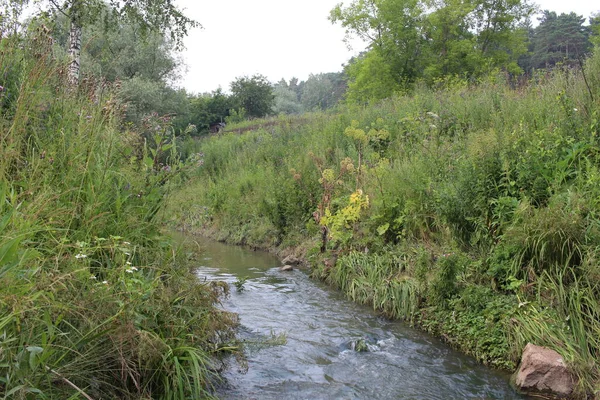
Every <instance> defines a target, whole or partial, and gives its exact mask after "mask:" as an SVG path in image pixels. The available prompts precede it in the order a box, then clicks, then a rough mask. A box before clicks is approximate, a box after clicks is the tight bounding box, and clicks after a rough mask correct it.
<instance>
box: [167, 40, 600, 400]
mask: <svg viewBox="0 0 600 400" xmlns="http://www.w3.org/2000/svg"><path fill="white" fill-rule="evenodd" d="M584 74H585V76H584ZM584 78H585V79H584ZM599 115H600V52H598V51H596V53H595V54H594V55H593V56H591V57H590V58H589V59H588V60H587V61H586V64H585V68H584V70H573V69H562V70H561V69H556V70H553V71H543V72H540V73H539V74H538V75H536V76H534V77H533V78H532V79H531V80H530V81H529V82H527V83H526V84H521V85H516V86H515V85H514V84H513V83H512V82H509V81H507V78H506V77H505V76H503V75H501V74H500V75H497V76H489V77H488V78H486V79H484V80H482V81H481V82H478V83H477V84H473V83H470V82H463V81H460V80H456V79H452V80H448V81H447V82H442V83H441V84H440V85H439V87H438V88H437V89H435V90H432V89H430V88H427V87H424V86H418V87H417V88H416V89H415V91H414V92H413V93H411V94H410V95H409V96H399V97H395V98H392V99H389V100H386V101H384V102H381V103H379V104H374V105H370V106H365V107H357V106H352V107H348V108H345V109H340V110H339V112H337V113H336V114H333V113H332V114H310V115H306V116H304V117H303V119H302V122H303V123H302V124H299V125H295V124H293V123H281V124H269V125H268V126H267V127H263V128H260V129H257V130H254V131H248V132H244V133H239V134H236V133H229V134H224V135H220V136H215V137H211V138H208V139H205V140H203V141H201V142H200V143H198V144H197V146H198V147H199V149H200V150H199V151H201V152H202V153H203V154H204V156H205V158H204V161H205V162H204V164H203V165H202V166H199V167H198V168H197V170H196V173H195V174H196V175H195V177H194V178H193V179H194V181H195V183H192V184H190V185H188V186H187V187H186V188H185V189H184V190H182V191H179V192H178V193H176V194H175V197H174V199H176V201H174V202H172V203H170V205H169V207H170V212H171V213H172V215H177V216H183V218H179V217H178V220H177V221H176V222H177V223H178V224H179V225H182V226H185V227H187V228H190V229H197V230H205V231H207V232H211V233H213V234H215V235H216V236H218V237H219V238H220V239H224V240H229V241H232V242H237V243H248V244H252V245H257V246H266V247H273V246H277V245H281V246H299V247H300V248H301V249H304V251H305V254H306V256H307V258H309V259H310V260H312V261H313V264H314V267H315V270H314V274H315V275H316V276H318V277H320V278H322V279H325V280H327V281H328V282H330V283H332V284H334V285H336V286H338V287H339V288H340V289H341V290H343V291H344V292H345V293H347V294H348V296H349V297H350V298H352V299H353V300H355V301H358V302H361V303H368V304H371V305H373V307H374V308H376V309H377V310H381V311H382V312H384V313H385V314H386V315H388V316H390V317H394V318H403V319H406V320H408V321H411V322H413V323H415V324H419V325H420V326H422V327H423V328H425V329H428V330H430V331H432V332H435V333H437V334H439V335H441V336H443V337H445V338H446V339H447V340H448V341H449V342H450V343H452V344H454V345H455V346H457V347H460V348H461V349H463V350H464V351H466V352H469V353H471V354H473V355H474V356H476V357H477V358H478V359H479V360H481V361H483V362H486V363H489V364H492V365H496V366H499V367H504V368H514V367H515V365H516V363H517V362H518V360H519V357H520V351H521V350H522V349H523V347H524V346H525V344H526V343H527V342H528V341H531V342H534V343H537V344H544V345H548V346H550V347H552V348H554V349H555V350H557V351H559V352H560V353H561V354H562V355H563V356H564V357H565V359H566V360H568V362H569V365H570V367H571V368H572V369H573V371H575V373H576V374H577V375H578V376H579V377H580V380H579V388H578V394H579V395H581V396H585V395H586V393H592V394H593V393H597V389H598V385H599V383H598V382H599V378H598V366H597V362H596V360H597V359H598V350H599V348H598V343H597V340H595V339H593V338H595V337H597V334H598V327H597V320H598V318H597V304H598V302H597V300H598V293H599V292H598V287H599V286H598V285H599V284H600V273H599V271H598V267H597V265H598V262H597V261H598V259H599V253H598V250H599V247H598V245H597V243H598V239H599V230H598V227H599V222H600V208H599V206H600V204H599V203H598V199H599V198H600V191H599V188H600V185H599V183H600V182H599V177H600V171H599V169H598V165H600V163H599V161H600V159H599V155H600V152H599V151H598V145H599V142H598V137H599V135H600V125H599V124H598V116H599ZM349 132H350V134H349ZM349 165H352V167H349ZM323 182H325V183H323ZM357 189H360V190H361V191H362V192H361V193H364V195H365V197H364V198H365V199H366V198H367V197H368V205H369V206H368V208H366V209H361V210H360V212H359V215H358V217H357V216H356V215H355V216H353V217H352V218H346V217H345V214H347V213H349V212H350V208H348V207H349V205H351V196H352V195H353V194H354V193H356V192H357ZM321 211H323V213H327V217H326V218H325V219H323V218H322V215H319V213H320V212H321ZM332 219H333V220H335V221H336V225H335V229H336V230H335V232H333V233H335V234H332V229H331V226H328V225H327V223H323V221H331V220H332ZM323 235H324V237H325V240H324V241H323V240H322V237H323ZM323 243H325V247H324V249H325V250H326V251H325V253H324V254H323V253H321V252H320V247H321V246H322V245H323ZM336 260H337V262H336Z"/></svg>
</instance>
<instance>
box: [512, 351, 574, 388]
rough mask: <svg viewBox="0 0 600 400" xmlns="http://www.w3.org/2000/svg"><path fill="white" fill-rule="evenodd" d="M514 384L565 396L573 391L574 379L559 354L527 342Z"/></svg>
mask: <svg viewBox="0 0 600 400" xmlns="http://www.w3.org/2000/svg"><path fill="white" fill-rule="evenodd" d="M515 384H516V385H517V386H518V387H519V388H520V389H522V390H525V391H540V392H551V393H553V394H555V395H559V396H565V397H566V396H569V395H570V394H571V393H572V392H573V388H574V386H575V379H574V377H573V375H572V374H571V373H570V372H569V370H568V369H567V366H566V365H565V362H564V360H563V358H562V356H561V355H560V354H558V353H557V352H556V351H554V350H550V349H548V348H545V347H541V346H536V345H534V344H531V343H527V346H525V350H523V356H522V357H521V366H520V367H519V371H518V372H517V375H516V379H515Z"/></svg>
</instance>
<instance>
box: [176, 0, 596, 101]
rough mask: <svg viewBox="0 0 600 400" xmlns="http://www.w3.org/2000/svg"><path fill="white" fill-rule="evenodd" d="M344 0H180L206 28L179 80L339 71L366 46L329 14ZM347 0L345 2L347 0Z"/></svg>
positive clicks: (221, 83) (587, 4)
mask: <svg viewBox="0 0 600 400" xmlns="http://www.w3.org/2000/svg"><path fill="white" fill-rule="evenodd" d="M341 1H342V0H303V1H292V0H253V1H248V0H214V1H210V0H209V1H201V0H177V4H178V5H179V6H180V7H182V8H184V9H185V14H186V15H187V16H189V17H191V18H193V19H195V20H197V21H199V22H200V23H201V24H202V26H203V28H204V29H202V30H200V29H194V30H192V31H191V32H190V34H189V36H188V37H187V39H186V41H185V43H186V47H187V49H186V50H185V51H184V52H183V54H182V58H183V60H184V62H185V63H186V64H187V72H185V73H184V75H183V78H182V79H181V81H180V82H179V83H178V85H179V86H183V87H185V88H186V89H187V90H188V91H190V92H194V93H202V92H210V91H212V90H215V89H217V88H218V87H222V88H223V89H224V90H228V89H229V83H230V82H231V81H233V80H234V79H235V78H236V77H240V76H245V75H248V76H251V75H253V74H256V73H260V74H263V75H265V76H266V77H267V78H269V80H271V81H272V82H276V81H278V80H280V79H281V78H285V79H287V80H289V79H290V78H292V77H297V78H299V79H300V80H306V78H308V75H309V74H310V73H314V74H316V73H321V72H338V71H341V69H342V64H344V63H345V62H346V61H348V59H350V57H352V56H353V55H355V54H357V53H358V52H359V51H360V50H362V48H363V45H362V44H361V43H360V42H355V43H354V44H353V49H351V50H349V49H348V48H347V47H346V45H345V43H344V42H343V38H344V30H343V29H342V28H341V27H340V26H339V25H332V24H331V22H329V20H328V19H327V16H328V15H329V11H330V10H331V9H332V8H333V7H335V5H336V4H338V3H340V2H341ZM349 3H350V1H349V0H345V1H344V4H349ZM537 4H538V5H539V6H540V8H541V9H549V10H551V11H556V12H557V13H559V14H560V13H562V12H571V11H575V12H576V13H577V14H580V15H583V16H584V17H586V18H587V17H588V16H590V15H591V14H592V13H595V12H598V11H600V4H598V2H597V1H596V0H570V1H566V0H538V1H537Z"/></svg>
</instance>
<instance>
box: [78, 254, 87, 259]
mask: <svg viewBox="0 0 600 400" xmlns="http://www.w3.org/2000/svg"><path fill="white" fill-rule="evenodd" d="M86 257H87V256H86V255H85V254H83V253H79V254H76V255H75V258H77V259H80V258H86Z"/></svg>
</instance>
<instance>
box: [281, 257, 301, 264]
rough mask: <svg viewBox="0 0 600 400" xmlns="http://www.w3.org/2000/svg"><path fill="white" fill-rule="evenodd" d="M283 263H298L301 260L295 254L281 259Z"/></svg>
mask: <svg viewBox="0 0 600 400" xmlns="http://www.w3.org/2000/svg"><path fill="white" fill-rule="evenodd" d="M281 263H282V264H283V265H300V264H302V260H300V259H299V258H298V257H296V256H292V255H289V256H287V257H286V258H284V259H283V261H281Z"/></svg>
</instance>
